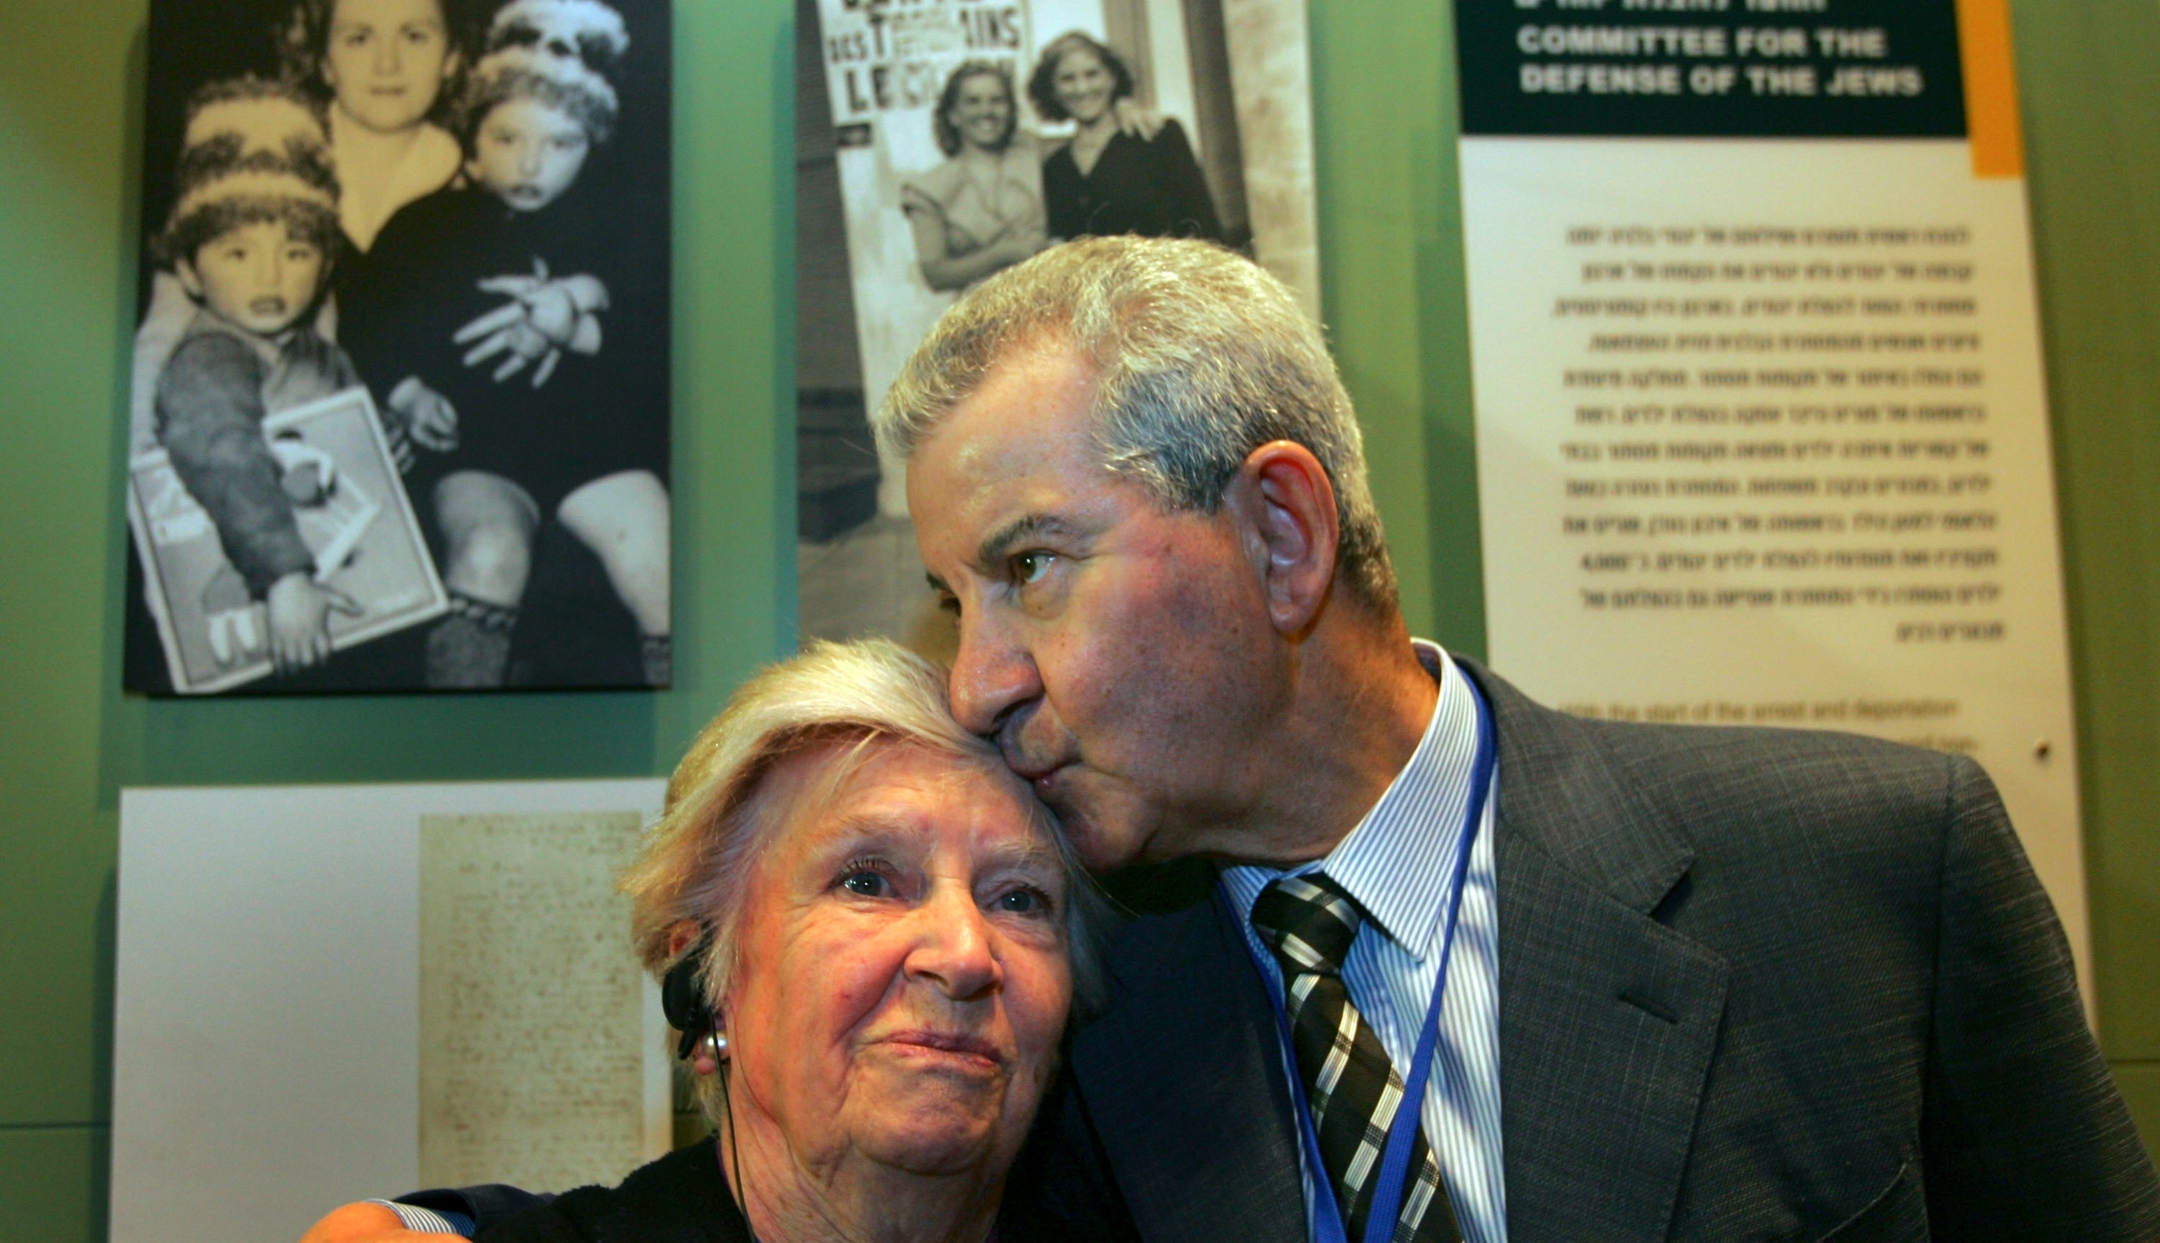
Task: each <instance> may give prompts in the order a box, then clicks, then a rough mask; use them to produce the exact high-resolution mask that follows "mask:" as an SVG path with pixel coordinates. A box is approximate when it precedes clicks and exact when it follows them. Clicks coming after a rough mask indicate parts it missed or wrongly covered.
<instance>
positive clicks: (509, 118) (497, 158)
mask: <svg viewBox="0 0 2160 1243" xmlns="http://www.w3.org/2000/svg"><path fill="white" fill-rule="evenodd" d="M591 151H592V140H591V139H590V138H588V137H586V134H585V127H584V126H582V125H580V124H578V122H577V120H576V119H575V118H574V117H572V116H571V115H570V114H569V113H567V112H564V111H563V110H562V109H560V108H555V107H551V106H549V105H547V104H544V103H541V102H540V101H539V100H537V99H511V100H506V101H504V102H503V103H500V104H497V105H496V106H495V109H494V111H492V112H490V113H488V115H487V119H486V120H484V121H482V122H481V123H480V130H479V132H478V133H477V134H475V135H474V136H473V155H472V158H471V159H470V160H468V161H466V164H465V171H466V172H467V173H468V174H469V175H470V176H471V177H472V179H473V180H474V181H477V182H479V183H480V184H481V185H483V186H486V187H487V188H488V189H489V190H491V191H493V192H494V194H495V197H496V198H499V199H501V200H502V201H503V202H504V203H507V204H509V205H510V207H511V208H512V209H514V210H516V211H539V210H540V209H541V208H543V207H546V206H547V205H548V204H550V203H552V202H554V201H555V200H556V199H558V198H560V197H561V196H562V192H563V191H565V190H567V189H569V188H570V186H571V184H572V183H574V182H576V181H577V178H578V173H579V172H580V171H581V170H583V169H584V167H585V156H586V155H587V154H588V153H590V152H591Z"/></svg>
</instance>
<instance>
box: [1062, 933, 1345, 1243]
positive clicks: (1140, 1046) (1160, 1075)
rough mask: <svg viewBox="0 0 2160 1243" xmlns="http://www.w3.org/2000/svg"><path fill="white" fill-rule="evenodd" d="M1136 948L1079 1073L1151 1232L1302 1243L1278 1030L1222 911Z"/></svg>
mask: <svg viewBox="0 0 2160 1243" xmlns="http://www.w3.org/2000/svg"><path fill="white" fill-rule="evenodd" d="M1125 944H1126V945H1127V946H1133V947H1136V952H1131V953H1125V954H1121V955H1120V956H1118V958H1117V959H1115V960H1114V961H1113V964H1112V966H1113V970H1114V971H1115V972H1116V973H1117V976H1118V982H1119V983H1120V984H1121V985H1122V986H1123V988H1124V990H1125V993H1124V996H1123V997H1122V998H1121V999H1120V1001H1119V1003H1118V1005H1117V1008H1115V1009H1113V1010H1112V1011H1111V1012H1110V1013H1109V1014H1108V1015H1106V1016H1104V1017H1103V1018H1102V1019H1099V1020H1097V1021H1096V1022H1095V1023H1094V1024H1093V1025H1091V1026H1090V1027H1088V1028H1087V1029H1086V1030H1085V1031H1083V1032H1081V1033H1080V1035H1079V1037H1078V1038H1077V1039H1075V1041H1074V1042H1073V1070H1074V1072H1075V1078H1076V1081H1077V1083H1078V1084H1079V1090H1080V1092H1081V1095H1082V1097H1083V1098H1084V1099H1085V1101H1086V1104H1087V1108H1088V1111H1089V1115H1090V1117H1091V1118H1092V1119H1093V1120H1094V1123H1095V1128H1096V1134H1097V1136H1098V1138H1099V1139H1100V1140H1101V1141H1102V1145H1103V1151H1104V1153H1105V1154H1106V1155H1107V1157H1108V1158H1109V1161H1110V1165H1111V1167H1112V1170H1113V1172H1114V1173H1115V1175H1116V1178H1117V1183H1118V1188H1119V1190H1120V1191H1122V1192H1123V1193H1124V1196H1125V1202H1126V1205H1127V1207H1129V1208H1130V1209H1131V1210H1132V1215H1133V1220H1134V1222H1135V1223H1136V1224H1137V1225H1138V1226H1139V1228H1140V1233H1141V1234H1142V1236H1144V1237H1145V1238H1148V1239H1150V1240H1155V1239H1161V1240H1173V1239H1175V1240H1180V1241H1183V1240H1222V1241H1224V1243H1305V1198H1304V1190H1303V1187H1302V1186H1301V1184H1300V1181H1299V1174H1298V1151H1297V1142H1298V1141H1297V1134H1296V1131H1295V1129H1294V1128H1293V1126H1292V1123H1291V1117H1290V1112H1289V1100H1290V1098H1289V1095H1288V1090H1289V1089H1288V1086H1287V1084H1286V1082H1285V1080H1284V1077H1283V1069H1282V1057H1281V1053H1280V1051H1279V1049H1278V1048H1277V1040H1276V1038H1275V1018H1274V1015H1273V1012H1272V1011H1271V1010H1270V1009H1269V1008H1268V1003H1267V998H1266V996H1265V994H1263V993H1262V992H1261V991H1260V986H1259V984H1258V974H1257V972H1256V971H1255V970H1254V968H1253V965H1252V961H1251V958H1250V957H1249V955H1248V954H1247V952H1246V950H1245V946H1244V944H1243V942H1242V941H1241V940H1239V934H1238V932H1237V930H1236V929H1235V928H1234V927H1233V926H1232V925H1231V924H1230V922H1229V917H1228V916H1227V915H1225V914H1224V913H1223V911H1222V903H1221V901H1220V899H1211V900H1210V901H1207V902H1204V903H1201V904H1200V905H1197V906H1194V907H1192V908H1190V909H1188V910H1185V911H1181V912H1179V913H1177V914H1175V915H1168V916H1157V917H1151V918H1148V919H1143V920H1141V921H1140V922H1139V923H1137V924H1135V925H1134V927H1133V928H1132V929H1131V930H1130V931H1129V932H1128V934H1127V938H1126V941H1125ZM1261 1085H1264V1087H1265V1090H1264V1091H1259V1090H1256V1087H1259V1086H1261Z"/></svg>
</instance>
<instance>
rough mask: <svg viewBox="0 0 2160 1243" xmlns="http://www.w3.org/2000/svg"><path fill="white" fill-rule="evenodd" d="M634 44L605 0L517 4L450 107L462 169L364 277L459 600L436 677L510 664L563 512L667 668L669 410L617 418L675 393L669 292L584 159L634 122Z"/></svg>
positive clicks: (377, 342)
mask: <svg viewBox="0 0 2160 1243" xmlns="http://www.w3.org/2000/svg"><path fill="white" fill-rule="evenodd" d="M627 43H628V36H627V34H626V32H625V30H624V26H623V21H622V18H621V16H620V14H618V13H617V12H616V11H615V10H614V9H613V8H611V7H610V6H608V5H606V4H602V3H599V0H515V2H514V3H511V4H509V5H507V6H505V7H504V8H503V9H502V10H501V11H500V12H499V13H498V14H497V16H496V18H495V21H494V23H493V25H492V26H491V28H490V30H489V32H488V36H487V40H486V46H487V51H486V52H485V53H484V54H483V55H482V56H481V57H480V58H479V59H478V60H477V61H476V62H475V63H474V65H473V67H472V70H471V72H470V73H469V75H468V76H467V79H466V83H465V87H464V90H463V92H462V93H461V95H460V97H459V99H458V102H457V107H456V110H455V112H454V114H453V118H454V119H453V124H454V126H455V129H456V132H457V136H458V139H459V141H460V142H461V143H462V144H463V146H464V149H465V152H466V163H465V176H464V184H463V185H462V186H459V187H454V188H452V189H448V190H445V191H442V192H440V193H437V194H435V195H431V196H429V197H428V198H425V199H422V200H420V201H419V202H416V203H414V204H412V205H411V206H409V207H407V208H405V209H403V210H402V211H400V212H399V213H398V214H397V216H395V217H394V218H392V220H391V221H390V223H389V224H388V225H386V226H385V227H384V229H383V231H382V233H381V234H380V235H379V236H378V237H377V239H376V245H375V247H374V250H373V252H372V254H371V255H370V261H369V267H368V270H367V273H366V279H365V280H364V281H357V282H354V283H353V284H351V285H349V286H348V287H347V298H346V303H345V305H346V308H347V310H348V312H349V318H350V321H351V323H352V325H353V330H352V333H351V334H350V340H351V343H352V346H353V348H354V349H355V351H356V357H358V358H360V359H362V360H363V365H364V366H365V367H366V368H367V369H368V370H369V371H370V373H371V375H372V376H373V377H375V383H376V384H377V385H378V387H379V388H381V389H382V390H383V391H384V399H385V401H387V402H388V403H389V404H390V405H391V406H393V407H394V408H397V409H400V410H410V411H412V412H413V414H414V419H413V422H414V428H415V435H416V438H423V439H422V444H423V445H424V446H425V448H424V450H423V451H422V453H421V454H420V459H421V460H420V465H419V467H418V468H417V469H416V470H415V472H414V473H413V475H412V476H411V478H410V479H409V480H408V483H409V485H410V486H411V488H412V491H413V496H414V501H415V503H416V504H417V505H418V506H419V507H420V509H421V510H422V512H424V513H427V514H430V515H431V516H432V521H433V522H434V523H436V524H437V527H438V529H439V531H440V538H441V545H440V546H441V549H442V559H441V564H442V572H443V580H444V583H445V585H446V586H448V588H449V589H450V593H451V610H452V612H451V615H450V616H449V617H446V618H444V619H443V620H442V621H441V622H440V623H438V624H437V625H436V626H435V627H434V629H433V630H432V632H431V633H430V634H429V636H428V650H427V653H426V677H427V680H428V684H429V685H430V686H434V687H487V686H499V685H502V684H503V682H504V680H505V678H506V676H507V674H508V670H509V664H510V653H511V647H512V642H513V637H514V631H515V629H516V627H517V625H518V624H519V608H520V604H521V603H522V600H523V597H524V593H525V589H526V584H527V580H528V578H529V575H530V566H531V560H532V554H533V550H534V547H535V543H536V540H537V538H538V535H539V532H540V528H541V526H542V524H543V523H545V522H547V521H548V520H550V519H553V520H555V521H556V522H558V523H559V524H560V526H561V527H562V528H563V529H564V530H566V531H567V532H569V534H570V535H571V536H572V537H574V538H575V539H576V540H577V541H578V542H579V543H581V544H582V545H584V547H585V548H587V549H588V550H589V551H590V552H591V553H592V555H593V556H595V557H597V558H598V560H599V562H600V564H601V565H602V567H603V568H604V569H605V571H606V575H607V580H608V582H609V583H610V584H611V585H612V587H613V589H614V591H615V593H616V595H617V597H618V598H619V600H620V601H621V604H622V606H623V607H624V608H625V609H627V610H628V611H629V613H630V615H631V616H632V617H633V618H634V619H635V620H636V622H637V627H638V633H639V642H640V654H641V661H642V663H643V667H644V674H645V680H646V681H647V682H648V683H649V684H652V685H665V684H666V682H667V679H668V666H669V659H670V651H669V644H670V639H669V634H670V623H669V609H668V510H669V506H668V491H667V486H666V483H665V479H666V477H667V457H668V446H667V441H666V431H667V428H666V425H665V423H663V422H659V421H655V420H645V421H639V420H634V419H627V418H624V417H621V412H622V411H624V410H626V409H636V408H638V407H641V406H651V405H656V404H658V402H659V401H660V392H659V390H658V389H657V388H656V387H655V386H656V384H657V383H659V382H660V381H662V380H663V379H664V375H665V371H664V354H663V353H662V351H663V349H664V345H665V342H664V339H663V337H662V336H661V335H660V334H658V333H657V332H656V331H655V329H654V327H653V325H655V324H656V323H657V322H659V315H658V314H657V312H658V306H657V304H656V299H657V297H658V296H659V295H660V294H661V293H662V290H660V289H659V288H657V287H656V286H654V285H653V284H652V283H651V282H649V281H645V280H641V279H640V274H639V273H638V272H637V271H636V270H635V269H634V268H633V267H631V266H629V265H627V264H625V263H624V262H623V259H624V252H623V247H622V245H621V241H620V234H619V228H618V225H617V221H619V220H620V218H621V213H622V211H623V209H624V204H623V203H622V201H621V199H620V197H619V196H618V195H617V194H615V193H613V192H612V191H611V189H610V187H608V186H606V185H604V184H596V183H595V181H594V180H593V179H592V178H590V177H588V176H587V171H586V170H587V169H589V168H590V167H592V160H593V157H594V156H595V154H596V153H597V152H599V151H600V150H601V149H602V148H603V147H604V146H605V145H606V144H608V143H609V142H610V141H611V140H612V139H613V138H614V136H615V133H616V127H617V123H618V120H619V114H620V102H619V99H618V96H617V93H616V91H615V88H614V86H613V85H612V84H611V83H610V82H609V80H608V78H607V77H606V76H605V71H606V70H607V69H608V68H610V67H611V66H613V65H614V64H615V63H617V61H618V60H619V58H620V56H621V54H622V52H623V50H624V49H625V47H626V46H627ZM505 272H521V274H520V275H517V276H514V277H505V276H503V273H505ZM506 298H507V301H506ZM386 302H394V303H396V304H398V305H401V306H402V307H404V308H405V309H404V310H403V312H402V313H398V314H389V313H385V312H383V311H382V310H381V309H380V308H381V307H382V305H383V304H384V303H386ZM378 328H380V329H381V331H378V330H377V329H378ZM475 363H479V364H482V366H479V367H476V366H475V365H474V364H475ZM513 377H515V378H516V381H517V382H507V383H506V382H505V381H510V380H512V378H513ZM528 377H529V379H528Z"/></svg>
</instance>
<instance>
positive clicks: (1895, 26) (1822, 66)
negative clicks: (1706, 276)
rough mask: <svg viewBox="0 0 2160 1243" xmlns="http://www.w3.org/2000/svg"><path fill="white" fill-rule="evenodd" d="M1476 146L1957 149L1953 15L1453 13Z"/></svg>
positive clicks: (1485, 8) (1799, 4)
mask: <svg viewBox="0 0 2160 1243" xmlns="http://www.w3.org/2000/svg"><path fill="white" fill-rule="evenodd" d="M1455 30H1456V41H1457V47H1458V53H1457V54H1458V57H1459V59H1460V61H1461V66H1462V102H1463V127H1462V129H1463V133H1464V134H1465V135H1477V134H1491V135H1573V136H1608V135H1611V136H1635V137H1674V138H1721V137H1756V138H1959V137H1963V136H1964V135H1965V97H1964V86H1963V81H1962V75H1961V73H1960V69H1959V62H1958V31H1957V8H1956V3H1955V0H1455Z"/></svg>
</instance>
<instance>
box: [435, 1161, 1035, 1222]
mask: <svg viewBox="0 0 2160 1243" xmlns="http://www.w3.org/2000/svg"><path fill="white" fill-rule="evenodd" d="M713 1145H714V1141H713V1139H712V1138H711V1137H709V1136H708V1137H707V1138H705V1139H703V1140H700V1141H698V1142H697V1143H695V1144H692V1145H690V1146H689V1147H688V1148H678V1149H676V1150H675V1151H674V1152H671V1153H669V1154H668V1155H667V1156H664V1157H662V1158H660V1159H659V1160H658V1161H654V1162H652V1163H651V1164H649V1165H645V1166H641V1167H639V1168H638V1169H636V1170H634V1171H632V1172H631V1174H630V1177H628V1178H626V1179H624V1180H623V1181H622V1185H620V1186H618V1187H580V1188H578V1189H577V1190H575V1191H566V1192H564V1193H563V1194H561V1195H559V1196H556V1197H555V1198H554V1199H553V1200H550V1201H548V1202H546V1203H542V1204H534V1205H532V1206H531V1207H530V1208H526V1209H523V1210H521V1211H519V1212H517V1213H514V1214H512V1215H511V1216H509V1217H505V1218H503V1219H501V1220H499V1221H496V1222H494V1223H492V1224H490V1225H487V1226H485V1227H483V1228H482V1229H481V1231H480V1233H479V1234H478V1235H477V1236H475V1243H754V1240H753V1239H752V1238H751V1234H750V1227H749V1225H748V1224H747V1223H746V1222H744V1221H743V1215H742V1210H741V1209H738V1208H737V1207H735V1200H734V1197H732V1196H731V1195H729V1194H728V1186H727V1180H725V1179H723V1178H722V1177H721V1176H720V1162H719V1160H718V1157H717V1155H716V1154H715V1151H714V1147H713ZM1023 1164H1024V1163H1023ZM1014 1174H1015V1177H1014V1179H1013V1180H1012V1181H1010V1182H1008V1184H1007V1201H1006V1204H1005V1208H1004V1211H1003V1212H1002V1213H1000V1214H999V1217H998V1243H1071V1241H1070V1240H1069V1239H1068V1236H1067V1235H1066V1233H1065V1232H1064V1231H1063V1230H1062V1229H1061V1228H1059V1227H1058V1226H1056V1225H1055V1224H1054V1223H1052V1222H1050V1221H1047V1220H1044V1219H1042V1216H1041V1214H1040V1213H1038V1212H1028V1211H1022V1210H1021V1209H1020V1204H1019V1201H1018V1198H1016V1197H1015V1195H1014V1193H1015V1192H1016V1191H1018V1186H1017V1184H1019V1183H1022V1182H1024V1181H1026V1179H1025V1175H1024V1173H1023V1171H1022V1170H1019V1169H1016V1170H1015V1171H1014ZM1024 1198H1026V1199H1029V1200H1032V1197H1024Z"/></svg>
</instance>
